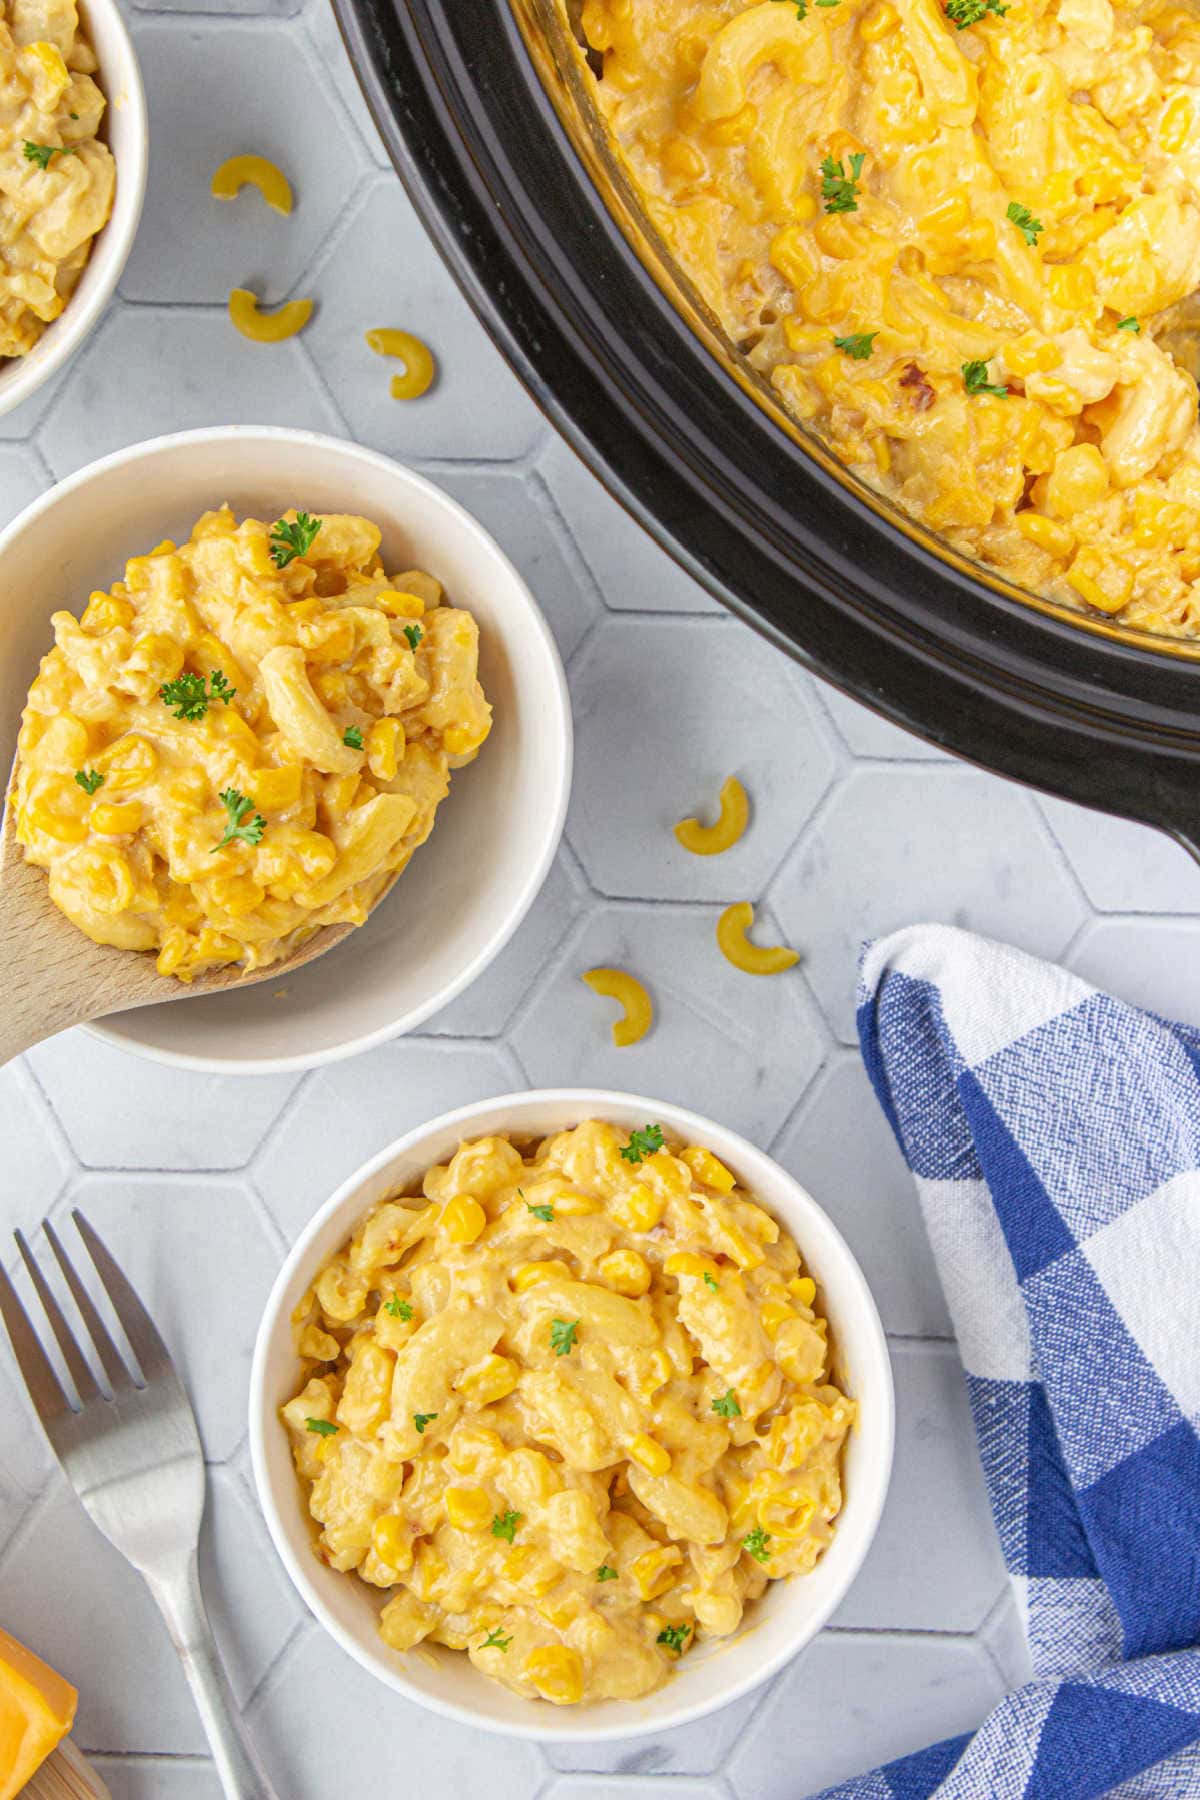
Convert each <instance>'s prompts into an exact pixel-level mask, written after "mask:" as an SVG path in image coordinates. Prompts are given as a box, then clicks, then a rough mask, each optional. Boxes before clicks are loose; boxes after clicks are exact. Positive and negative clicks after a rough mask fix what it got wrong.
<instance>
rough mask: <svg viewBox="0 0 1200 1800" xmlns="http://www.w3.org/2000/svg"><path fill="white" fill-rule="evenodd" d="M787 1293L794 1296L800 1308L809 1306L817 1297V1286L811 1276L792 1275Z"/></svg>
mask: <svg viewBox="0 0 1200 1800" xmlns="http://www.w3.org/2000/svg"><path fill="white" fill-rule="evenodd" d="M788 1292H789V1293H792V1294H795V1296H796V1298H797V1300H798V1301H799V1302H800V1304H801V1306H811V1305H812V1303H813V1301H814V1300H815V1299H816V1297H817V1284H816V1282H815V1281H814V1280H813V1278H812V1276H811V1275H794V1276H793V1277H792V1279H791V1280H790V1281H789V1282H788Z"/></svg>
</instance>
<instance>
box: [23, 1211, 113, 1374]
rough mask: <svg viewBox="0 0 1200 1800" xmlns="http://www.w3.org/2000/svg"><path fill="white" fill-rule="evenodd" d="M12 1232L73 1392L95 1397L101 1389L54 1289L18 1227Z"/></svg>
mask: <svg viewBox="0 0 1200 1800" xmlns="http://www.w3.org/2000/svg"><path fill="white" fill-rule="evenodd" d="M13 1236H14V1237H15V1238H16V1240H17V1249H18V1250H19V1251H20V1252H21V1261H22V1262H23V1263H24V1264H25V1267H26V1268H27V1269H28V1271H29V1279H30V1280H31V1281H32V1283H33V1285H34V1289H35V1291H36V1293H37V1297H38V1299H39V1300H40V1301H41V1303H42V1311H43V1312H44V1313H45V1315H46V1317H47V1318H48V1319H49V1321H50V1329H51V1331H52V1332H53V1333H54V1335H55V1337H56V1338H57V1339H58V1347H59V1349H60V1350H61V1351H62V1353H63V1361H64V1362H65V1363H66V1365H67V1369H68V1370H69V1372H70V1376H71V1380H72V1381H73V1382H74V1383H75V1392H76V1393H77V1394H78V1395H79V1398H80V1399H81V1400H94V1399H96V1397H97V1396H98V1395H99V1392H100V1389H99V1388H98V1387H97V1385H96V1377H95V1376H94V1375H93V1374H92V1371H91V1368H90V1366H89V1364H88V1360H87V1358H86V1357H85V1356H84V1354H83V1352H82V1350H81V1349H80V1348H79V1345H78V1344H77V1343H76V1342H75V1339H74V1337H73V1335H72V1332H71V1327H70V1326H69V1325H68V1324H67V1321H66V1320H65V1319H64V1318H63V1315H62V1311H61V1309H60V1307H59V1304H58V1301H57V1300H56V1299H55V1298H54V1293H53V1290H52V1289H51V1287H50V1284H49V1283H48V1282H47V1280H46V1277H45V1276H44V1275H43V1274H42V1271H41V1269H40V1268H39V1267H38V1264H37V1259H36V1258H35V1256H34V1254H33V1251H32V1250H31V1249H30V1248H29V1245H28V1244H27V1243H26V1242H25V1238H24V1234H23V1233H22V1232H20V1231H14V1232H13Z"/></svg>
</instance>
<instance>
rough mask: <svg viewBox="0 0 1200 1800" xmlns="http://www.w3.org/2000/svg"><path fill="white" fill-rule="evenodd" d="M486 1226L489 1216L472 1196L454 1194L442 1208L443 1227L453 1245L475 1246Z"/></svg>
mask: <svg viewBox="0 0 1200 1800" xmlns="http://www.w3.org/2000/svg"><path fill="white" fill-rule="evenodd" d="M486 1224H487V1214H486V1213H485V1212H484V1210H483V1208H482V1206H480V1204H479V1202H478V1200H475V1199H473V1198H472V1197H471V1195H470V1194H454V1195H452V1196H451V1198H450V1199H449V1200H447V1202H446V1204H445V1206H444V1207H443V1208H442V1217H441V1225H442V1228H443V1230H444V1231H445V1232H446V1235H447V1236H448V1237H449V1239H450V1241H451V1243H454V1244H473V1243H474V1242H475V1239H476V1238H477V1237H478V1236H479V1234H480V1232H481V1231H482V1230H483V1228H484V1226H485V1225H486Z"/></svg>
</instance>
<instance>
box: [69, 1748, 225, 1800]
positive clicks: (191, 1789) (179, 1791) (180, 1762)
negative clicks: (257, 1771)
mask: <svg viewBox="0 0 1200 1800" xmlns="http://www.w3.org/2000/svg"><path fill="white" fill-rule="evenodd" d="M88 1760H89V1762H90V1763H91V1764H92V1766H93V1768H95V1769H96V1771H97V1772H98V1773H99V1774H100V1775H102V1776H103V1778H104V1781H105V1783H106V1784H107V1786H108V1790H109V1792H110V1794H111V1795H112V1800H222V1796H223V1793H224V1789H223V1788H222V1786H221V1783H220V1780H219V1779H218V1777H217V1772H216V1770H215V1769H214V1768H213V1766H212V1764H211V1763H210V1762H208V1761H206V1760H205V1758H203V1757H199V1756H197V1757H182V1756H172V1757H169V1758H168V1757H163V1758H161V1759H160V1758H158V1757H136V1756H95V1755H93V1756H91V1757H89V1758H88Z"/></svg>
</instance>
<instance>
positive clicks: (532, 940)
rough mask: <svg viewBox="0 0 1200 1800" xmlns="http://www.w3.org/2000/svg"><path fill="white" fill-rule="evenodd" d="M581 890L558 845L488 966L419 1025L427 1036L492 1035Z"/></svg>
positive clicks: (575, 907) (541, 963)
mask: <svg viewBox="0 0 1200 1800" xmlns="http://www.w3.org/2000/svg"><path fill="white" fill-rule="evenodd" d="M587 903H588V901H587V892H586V889H585V888H584V886H583V882H582V880H581V878H580V877H579V875H578V874H577V873H576V872H575V869H574V864H573V860H572V858H571V856H570V852H569V851H567V850H560V852H559V854H558V856H557V857H556V858H555V860H554V863H553V864H552V866H551V869H550V873H549V875H548V876H547V877H546V880H545V882H544V884H543V886H542V889H541V892H540V893H539V894H538V896H537V899H536V900H535V901H534V903H533V905H532V906H531V907H530V909H529V912H528V913H527V914H526V916H525V918H524V919H523V920H522V922H521V924H520V925H519V926H518V928H517V931H516V933H515V935H514V936H513V937H512V938H511V940H510V941H509V943H508V944H506V945H505V947H504V949H503V950H502V951H501V952H500V955H499V956H498V957H497V958H496V960H495V962H494V963H492V965H491V967H490V968H487V969H485V970H484V972H483V974H482V975H481V976H480V977H479V979H478V980H477V981H473V982H472V983H471V985H470V987H469V988H467V990H466V992H465V993H462V994H460V995H459V996H458V999H457V1000H452V1001H451V1002H450V1005H449V1006H447V1007H444V1008H443V1009H442V1011H441V1012H440V1013H435V1014H434V1016H433V1018H432V1019H430V1020H429V1021H428V1023H427V1024H426V1025H424V1026H423V1027H422V1030H423V1031H424V1032H425V1034H426V1035H427V1036H429V1037H496V1036H498V1035H499V1033H500V1032H502V1031H503V1030H504V1028H505V1026H506V1025H507V1024H508V1022H509V1020H510V1019H511V1018H512V1016H513V1014H514V1012H515V1011H516V1009H517V1006H518V1004H519V1003H520V1001H521V999H522V998H523V997H524V996H525V995H526V994H528V993H529V992H530V991H531V990H532V988H533V987H534V986H535V984H536V983H537V981H538V978H539V976H540V975H541V972H542V970H543V969H544V968H545V967H546V965H547V963H548V962H549V961H550V960H551V958H552V957H553V955H554V952H555V950H556V949H557V947H558V945H559V944H560V943H561V942H562V940H563V938H564V936H565V935H566V933H567V931H568V930H569V929H570V927H571V925H572V924H573V922H574V921H575V919H577V918H578V916H579V914H580V912H581V910H582V909H583V907H584V906H586V905H587Z"/></svg>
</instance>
